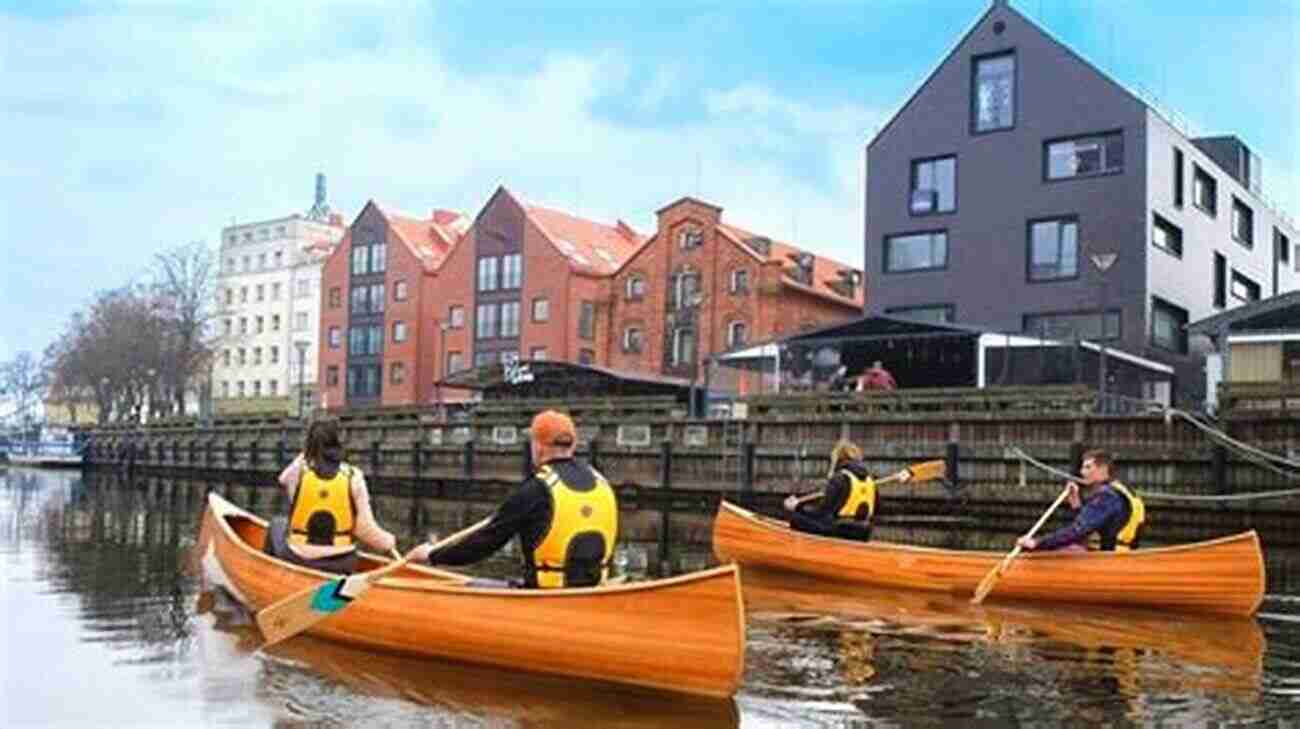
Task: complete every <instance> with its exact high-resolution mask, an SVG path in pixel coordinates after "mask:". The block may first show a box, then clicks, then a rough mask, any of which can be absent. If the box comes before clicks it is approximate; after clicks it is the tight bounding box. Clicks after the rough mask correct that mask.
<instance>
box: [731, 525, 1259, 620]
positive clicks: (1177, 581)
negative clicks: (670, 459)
mask: <svg viewBox="0 0 1300 729" xmlns="http://www.w3.org/2000/svg"><path fill="white" fill-rule="evenodd" d="M713 552H714V554H716V555H717V557H718V559H719V560H721V561H723V562H736V563H737V564H740V565H742V566H755V567H763V568H767V569H776V570H784V571H790V572H800V573H804V574H810V575H815V576H817V577H820V578H826V579H831V580H836V581H839V582H851V583H861V584H867V585H879V586H883V587H901V588H908V589H916V590H938V591H943V592H949V593H953V594H957V595H961V596H963V597H969V596H971V595H972V594H974V591H975V586H976V585H978V584H979V582H980V580H981V579H983V577H984V575H986V574H988V572H989V570H991V569H992V568H993V566H994V565H996V564H997V563H998V561H999V560H1000V559H1002V557H1004V556H1005V555H1004V554H1003V553H1001V552H974V551H954V550H950V549H933V548H928V547H912V546H907V545H903V544H891V543H889V542H855V541H850V540H845V539H834V538H831V537H822V536H817V535H813V534H803V533H801V532H796V531H793V530H792V529H790V528H789V526H787V525H786V524H785V523H784V522H781V521H777V520H774V519H769V518H767V517H764V516H760V515H758V514H755V513H753V512H750V511H748V510H746V509H742V508H740V507H738V506H736V505H734V504H730V503H727V502H725V501H724V502H722V504H721V506H720V507H719V508H718V514H717V517H716V518H715V520H714V522H713ZM1005 598H1020V599H1030V600H1044V601H1053V602H1077V603H1093V604H1103V605H1114V606H1124V605H1126V606H1134V607H1156V608H1171V609H1176V610H1186V611H1192V612H1208V613H1222V614H1229V615H1252V614H1254V612H1255V610H1257V609H1258V608H1259V604H1260V602H1261V601H1262V600H1263V599H1264V556H1263V554H1262V553H1261V552H1260V548H1259V538H1258V537H1257V536H1256V535H1255V532H1253V531H1251V532H1245V533H1242V534H1238V535H1235V536H1231V537H1224V538H1222V539H1214V540H1211V541H1207V542H1197V543H1195V544H1186V545H1181V546H1177V547H1160V548H1155V549H1140V550H1136V551H1133V552H1041V553H1034V554H1022V555H1021V556H1020V557H1019V558H1018V559H1017V560H1016V561H1015V562H1013V563H1012V565H1011V568H1010V569H1009V570H1008V571H1007V572H1006V574H1004V575H1003V576H1002V579H1001V580H1000V581H999V582H998V583H997V586H996V587H995V588H994V590H993V592H992V593H991V594H990V595H989V599H990V600H1001V599H1005Z"/></svg>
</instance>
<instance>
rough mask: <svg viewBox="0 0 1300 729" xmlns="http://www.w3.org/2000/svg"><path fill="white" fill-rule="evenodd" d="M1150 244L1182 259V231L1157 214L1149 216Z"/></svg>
mask: <svg viewBox="0 0 1300 729" xmlns="http://www.w3.org/2000/svg"><path fill="white" fill-rule="evenodd" d="M1151 243H1152V245H1154V246H1155V247H1156V248H1159V249H1160V250H1162V251H1165V252H1166V253H1171V254H1173V255H1175V256H1178V257H1179V258H1182V257H1183V231H1182V229H1181V228H1179V227H1178V226H1177V225H1174V224H1173V223H1171V222H1169V221H1168V220H1165V219H1164V218H1163V217H1161V216H1160V214H1159V213H1152V214H1151Z"/></svg>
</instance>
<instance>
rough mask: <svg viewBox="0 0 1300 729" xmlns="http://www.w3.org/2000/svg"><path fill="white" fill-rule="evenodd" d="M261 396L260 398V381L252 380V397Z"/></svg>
mask: <svg viewBox="0 0 1300 729" xmlns="http://www.w3.org/2000/svg"><path fill="white" fill-rule="evenodd" d="M261 396H262V381H261V380H253V397H261Z"/></svg>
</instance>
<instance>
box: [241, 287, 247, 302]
mask: <svg viewBox="0 0 1300 729" xmlns="http://www.w3.org/2000/svg"><path fill="white" fill-rule="evenodd" d="M239 303H241V304H247V303H248V287H247V286H240V287H239Z"/></svg>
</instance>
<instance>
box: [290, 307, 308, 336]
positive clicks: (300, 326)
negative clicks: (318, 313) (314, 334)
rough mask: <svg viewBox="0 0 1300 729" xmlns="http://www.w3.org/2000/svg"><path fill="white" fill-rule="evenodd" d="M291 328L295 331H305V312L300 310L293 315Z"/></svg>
mask: <svg viewBox="0 0 1300 729" xmlns="http://www.w3.org/2000/svg"><path fill="white" fill-rule="evenodd" d="M293 330H294V331H295V332H305V331H307V312H305V311H300V312H298V313H296V314H294V315H293Z"/></svg>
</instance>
